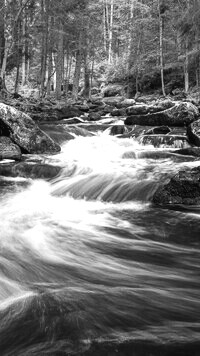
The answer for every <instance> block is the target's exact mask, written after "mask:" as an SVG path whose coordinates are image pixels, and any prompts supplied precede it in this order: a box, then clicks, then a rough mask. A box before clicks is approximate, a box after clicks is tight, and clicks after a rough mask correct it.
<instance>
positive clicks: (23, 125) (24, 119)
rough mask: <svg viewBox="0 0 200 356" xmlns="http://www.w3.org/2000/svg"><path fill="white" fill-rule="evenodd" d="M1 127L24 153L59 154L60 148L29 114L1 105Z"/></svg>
mask: <svg viewBox="0 0 200 356" xmlns="http://www.w3.org/2000/svg"><path fill="white" fill-rule="evenodd" d="M0 127H1V130H4V128H6V133H8V132H9V137H10V138H11V140H12V141H13V142H14V143H16V144H17V145H18V146H19V147H20V148H21V150H22V152H23V153H57V152H59V151H60V146H59V145H58V144H57V143H55V142H54V141H53V140H52V139H51V138H50V137H49V136H48V135H47V134H45V133H44V132H43V131H42V130H40V129H39V127H38V126H37V125H36V124H35V122H34V121H33V120H32V119H31V118H30V116H28V115H27V114H24V113H22V112H21V111H19V110H17V109H15V108H13V107H11V106H8V105H6V104H3V103H0ZM6 136H7V135H6Z"/></svg>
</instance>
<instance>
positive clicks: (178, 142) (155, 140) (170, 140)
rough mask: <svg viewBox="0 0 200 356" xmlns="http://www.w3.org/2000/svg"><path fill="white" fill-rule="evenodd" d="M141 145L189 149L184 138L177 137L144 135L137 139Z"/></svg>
mask: <svg viewBox="0 0 200 356" xmlns="http://www.w3.org/2000/svg"><path fill="white" fill-rule="evenodd" d="M138 141H139V142H140V143H141V144H143V145H152V146H154V147H176V148H186V147H190V144H189V142H188V139H187V137H186V136H178V135H144V136H140V137H139V138H138Z"/></svg>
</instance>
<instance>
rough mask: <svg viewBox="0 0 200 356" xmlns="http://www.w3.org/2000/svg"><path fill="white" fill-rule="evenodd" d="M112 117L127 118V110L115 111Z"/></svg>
mask: <svg viewBox="0 0 200 356" xmlns="http://www.w3.org/2000/svg"><path fill="white" fill-rule="evenodd" d="M111 115H112V116H126V109H125V108H121V109H113V111H112V112H111Z"/></svg>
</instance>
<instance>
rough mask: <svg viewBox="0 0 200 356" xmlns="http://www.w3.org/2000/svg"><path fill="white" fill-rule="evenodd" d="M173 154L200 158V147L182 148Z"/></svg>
mask: <svg viewBox="0 0 200 356" xmlns="http://www.w3.org/2000/svg"><path fill="white" fill-rule="evenodd" d="M173 153H176V154H179V155H183V156H193V157H200V148H199V147H188V148H182V149H180V150H176V151H173Z"/></svg>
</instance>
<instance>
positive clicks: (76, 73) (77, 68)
mask: <svg viewBox="0 0 200 356" xmlns="http://www.w3.org/2000/svg"><path fill="white" fill-rule="evenodd" d="M82 37H83V30H81V31H80V34H79V45H78V47H79V48H78V50H77V51H76V65H75V71H74V79H73V90H72V99H73V100H74V101H76V100H77V99H78V90H79V80H80V74H81V65H82Z"/></svg>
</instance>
